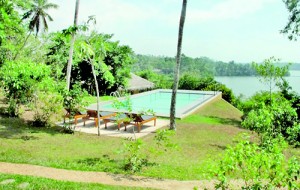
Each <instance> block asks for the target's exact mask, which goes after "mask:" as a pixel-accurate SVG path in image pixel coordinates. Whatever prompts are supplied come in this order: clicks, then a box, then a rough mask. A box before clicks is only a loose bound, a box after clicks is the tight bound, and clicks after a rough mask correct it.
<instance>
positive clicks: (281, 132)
mask: <svg viewBox="0 0 300 190" xmlns="http://www.w3.org/2000/svg"><path fill="white" fill-rule="evenodd" d="M298 125H299V124H298V117H297V113H296V111H295V109H294V108H292V107H291V105H290V102H289V101H287V100H285V101H284V100H282V101H281V102H275V101H274V102H273V103H272V105H271V106H265V105H264V104H262V105H261V106H260V108H258V109H253V110H252V111H250V112H249V114H248V115H247V117H246V118H245V120H244V121H243V122H242V126H243V127H244V128H247V129H250V130H254V131H255V132H257V133H258V134H260V136H261V140H262V142H265V141H268V140H269V139H270V138H275V137H277V136H283V137H284V138H285V139H286V140H288V142H289V143H290V144H294V145H297V143H296V142H297V139H298V136H299V135H300V133H299V130H297V129H298V127H297V126H298ZM292 131H293V134H292V136H291V133H292ZM298 142H299V141H298ZM295 143H296V144H295Z"/></svg>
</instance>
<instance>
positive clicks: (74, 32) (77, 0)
mask: <svg viewBox="0 0 300 190" xmlns="http://www.w3.org/2000/svg"><path fill="white" fill-rule="evenodd" d="M78 11H79V0H76V5H75V15H74V26H73V27H74V28H75V30H74V31H73V33H72V39H71V45H70V51H69V60H68V66H67V76H66V77H67V78H66V82H67V90H69V89H70V80H71V70H72V63H73V51H74V43H75V39H76V27H77V20H78Z"/></svg>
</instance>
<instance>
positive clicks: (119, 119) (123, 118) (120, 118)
mask: <svg viewBox="0 0 300 190" xmlns="http://www.w3.org/2000/svg"><path fill="white" fill-rule="evenodd" d="M130 121H131V120H130V118H129V117H128V116H127V115H126V114H123V113H122V114H117V115H115V116H113V117H108V118H105V119H103V122H104V124H105V129H107V123H109V122H114V123H117V125H118V130H120V127H121V124H122V123H123V124H124V127H125V131H126V130H127V129H126V126H127V125H128V124H129V123H130Z"/></svg>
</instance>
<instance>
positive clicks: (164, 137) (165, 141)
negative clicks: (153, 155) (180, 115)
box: [152, 129, 178, 154]
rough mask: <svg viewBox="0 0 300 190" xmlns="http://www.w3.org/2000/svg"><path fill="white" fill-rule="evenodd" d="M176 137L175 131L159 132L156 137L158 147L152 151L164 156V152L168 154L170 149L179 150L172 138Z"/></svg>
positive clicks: (163, 130) (164, 130)
mask: <svg viewBox="0 0 300 190" xmlns="http://www.w3.org/2000/svg"><path fill="white" fill-rule="evenodd" d="M174 135H175V131H174V130H166V129H162V130H157V131H156V134H155V136H154V140H155V143H156V147H155V148H154V149H152V150H155V152H157V153H159V154H162V153H164V152H167V151H168V149H176V148H178V145H177V144H176V143H174V142H173V141H172V139H171V137H172V136H174Z"/></svg>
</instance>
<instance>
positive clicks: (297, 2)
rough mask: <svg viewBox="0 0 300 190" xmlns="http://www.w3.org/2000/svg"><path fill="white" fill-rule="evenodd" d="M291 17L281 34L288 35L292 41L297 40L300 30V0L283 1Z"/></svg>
mask: <svg viewBox="0 0 300 190" xmlns="http://www.w3.org/2000/svg"><path fill="white" fill-rule="evenodd" d="M282 1H283V3H284V4H285V5H286V8H287V9H288V11H289V13H290V15H289V20H288V23H287V25H286V26H285V27H284V29H283V30H281V33H285V34H287V35H288V38H289V39H290V40H296V39H297V36H298V35H299V29H300V0H282Z"/></svg>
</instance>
